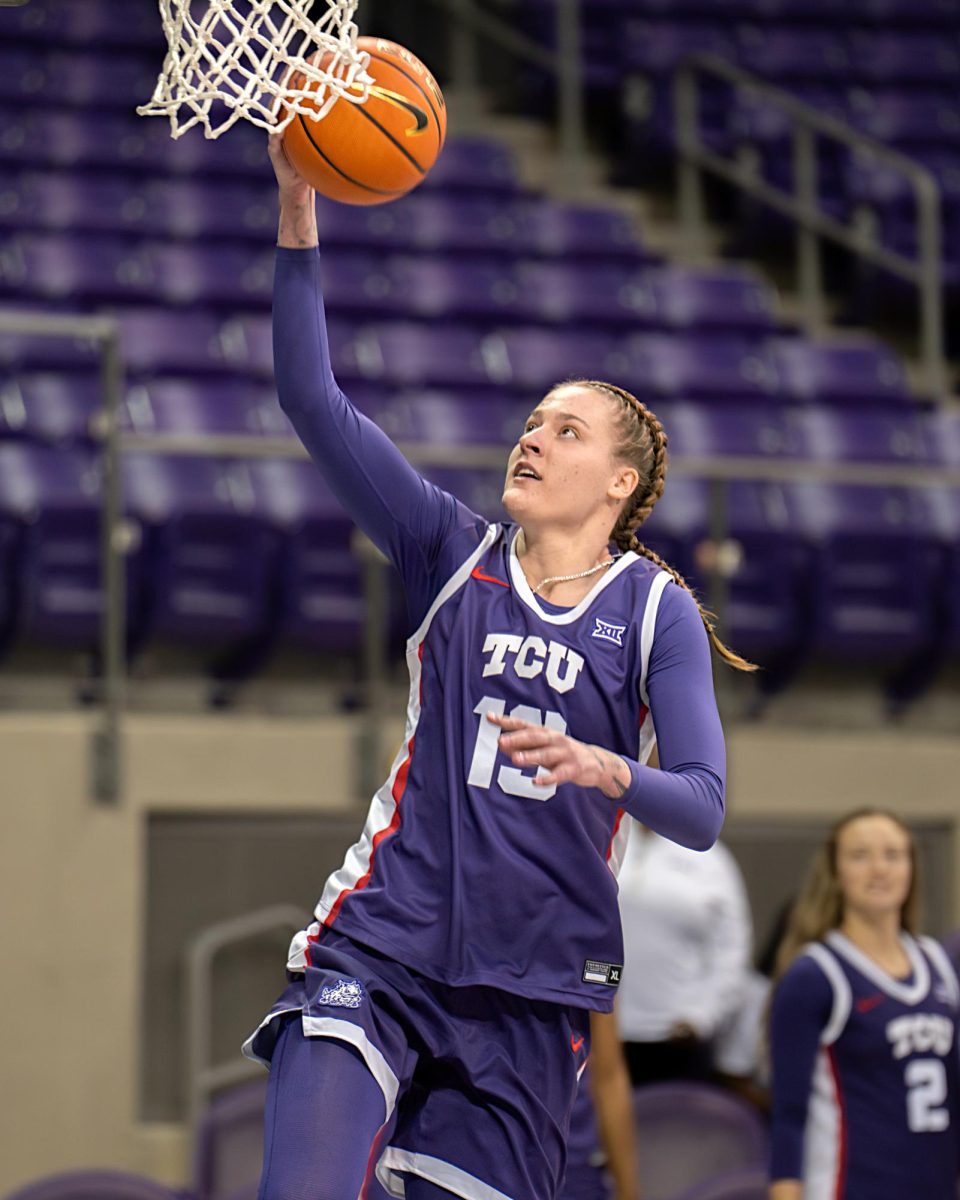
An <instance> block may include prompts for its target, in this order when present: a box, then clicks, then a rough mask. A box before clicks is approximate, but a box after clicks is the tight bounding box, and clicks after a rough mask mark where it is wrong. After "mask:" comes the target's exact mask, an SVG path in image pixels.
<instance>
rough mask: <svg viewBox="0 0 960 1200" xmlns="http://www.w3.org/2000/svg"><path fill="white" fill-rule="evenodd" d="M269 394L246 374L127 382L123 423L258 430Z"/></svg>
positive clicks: (178, 429)
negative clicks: (226, 378) (244, 377)
mask: <svg viewBox="0 0 960 1200" xmlns="http://www.w3.org/2000/svg"><path fill="white" fill-rule="evenodd" d="M267 397H269V398H271V399H275V397H274V395H273V393H272V392H266V393H265V389H264V388H263V387H260V386H258V385H257V384H255V383H251V382H249V381H247V380H242V379H237V380H230V381H229V382H224V381H223V380H218V379H207V380H193V379H150V380H146V381H144V382H143V383H137V384H133V385H132V386H131V387H130V388H128V390H127V394H126V396H125V397H124V410H123V420H124V426H125V428H126V429H128V430H129V431H130V432H131V433H138V434H151V433H184V434H233V433H249V434H259V433H262V432H263V423H262V416H261V408H262V406H263V405H264V403H265V400H266V398H267Z"/></svg>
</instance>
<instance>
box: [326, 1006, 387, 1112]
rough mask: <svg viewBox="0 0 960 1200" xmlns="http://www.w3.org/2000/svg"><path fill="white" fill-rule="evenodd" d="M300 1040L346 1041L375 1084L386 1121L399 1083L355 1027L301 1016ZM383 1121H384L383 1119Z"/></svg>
mask: <svg viewBox="0 0 960 1200" xmlns="http://www.w3.org/2000/svg"><path fill="white" fill-rule="evenodd" d="M303 1034H304V1037H328V1038H335V1039H336V1040H337V1041H338V1042H348V1043H349V1044H350V1045H351V1046H353V1047H354V1049H355V1050H357V1051H358V1052H359V1054H360V1057H361V1058H362V1059H363V1061H364V1062H365V1063H366V1064H367V1070H368V1071H369V1072H370V1074H371V1075H372V1076H373V1077H374V1079H375V1080H376V1081H377V1084H378V1086H379V1088H380V1091H381V1092H383V1099H384V1102H385V1103H386V1106H387V1112H386V1118H389V1116H390V1114H391V1113H392V1112H393V1109H394V1106H395V1105H396V1103H397V1094H398V1093H399V1091H400V1080H399V1079H398V1078H397V1077H396V1075H394V1073H393V1071H392V1070H391V1069H390V1064H389V1063H388V1062H387V1060H386V1059H385V1058H384V1056H383V1054H382V1053H381V1051H380V1050H379V1049H378V1048H377V1047H376V1046H375V1045H374V1044H373V1042H371V1041H370V1039H369V1038H368V1037H367V1035H366V1033H365V1032H364V1031H363V1029H361V1028H360V1026H359V1025H354V1024H353V1023H352V1022H350V1021H339V1020H337V1018H336V1017H308V1016H307V1015H306V1014H304V1016H303ZM386 1118H385V1119H386Z"/></svg>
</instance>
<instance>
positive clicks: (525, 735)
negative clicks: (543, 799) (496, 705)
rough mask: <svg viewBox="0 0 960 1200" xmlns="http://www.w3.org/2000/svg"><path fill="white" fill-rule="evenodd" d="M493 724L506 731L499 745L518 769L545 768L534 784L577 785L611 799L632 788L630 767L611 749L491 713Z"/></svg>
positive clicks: (546, 785) (540, 785)
mask: <svg viewBox="0 0 960 1200" xmlns="http://www.w3.org/2000/svg"><path fill="white" fill-rule="evenodd" d="M487 720H488V721H489V722H490V723H491V725H498V726H499V727H500V729H502V730H503V732H502V733H501V734H500V737H499V738H498V745H499V746H500V749H501V750H502V751H503V752H504V754H508V755H509V756H510V761H511V762H512V763H513V765H514V766H516V767H543V768H544V771H543V772H542V773H540V774H537V775H536V776H535V777H534V780H533V782H534V785H535V786H539V787H551V786H553V785H554V784H557V783H575V784H576V785H577V786H578V787H585V788H599V789H600V791H601V792H603V794H604V795H605V796H607V797H608V798H609V799H611V800H618V799H619V798H620V797H621V796H622V795H623V794H624V792H625V791H626V790H627V788H628V787H629V786H630V768H629V767H628V766H627V764H626V763H625V762H624V761H623V759H622V758H620V756H619V755H617V754H614V753H613V752H612V751H610V750H604V749H603V747H602V746H591V745H589V744H588V743H587V742H578V741H577V739H576V738H572V737H568V736H567V734H565V733H560V732H559V731H558V730H556V729H548V728H547V727H546V726H545V725H532V724H531V723H530V722H529V721H521V720H520V719H519V718H518V717H501V716H498V715H497V714H496V713H492V712H490V713H487Z"/></svg>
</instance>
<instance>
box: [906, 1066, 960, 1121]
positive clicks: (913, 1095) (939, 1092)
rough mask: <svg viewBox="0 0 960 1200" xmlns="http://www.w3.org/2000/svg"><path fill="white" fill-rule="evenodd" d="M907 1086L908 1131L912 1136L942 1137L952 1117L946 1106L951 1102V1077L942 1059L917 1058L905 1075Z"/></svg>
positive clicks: (907, 1067)
mask: <svg viewBox="0 0 960 1200" xmlns="http://www.w3.org/2000/svg"><path fill="white" fill-rule="evenodd" d="M903 1082H904V1083H905V1084H906V1085H907V1127H908V1128H909V1130H910V1132H911V1133H942V1132H943V1130H944V1129H946V1128H947V1126H948V1125H949V1124H950V1113H949V1112H948V1111H947V1109H946V1108H943V1107H942V1105H944V1104H945V1103H946V1099H947V1073H946V1071H945V1070H944V1067H943V1063H942V1062H941V1061H940V1059H939V1058H915V1059H913V1061H912V1062H908V1063H907V1066H906V1069H905V1071H904V1073H903Z"/></svg>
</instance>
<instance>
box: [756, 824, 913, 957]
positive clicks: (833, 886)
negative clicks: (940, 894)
mask: <svg viewBox="0 0 960 1200" xmlns="http://www.w3.org/2000/svg"><path fill="white" fill-rule="evenodd" d="M864 817H886V819H887V820H888V821H892V822H893V823H894V825H896V826H897V828H898V829H900V830H902V831H903V833H904V834H905V835H906V838H907V842H908V844H909V847H910V868H911V871H910V890H909V891H908V892H907V896H906V899H905V900H904V902H903V907H902V908H901V910H900V926H901V928H902V929H905V930H906V931H907V933H916V932H917V931H918V929H919V927H920V889H919V882H918V879H917V843H916V840H915V838H914V836H913V834H912V833H911V832H910V830H909V829H908V828H907V826H906V825H905V824H904V823H903V821H902V820H901V819H900V818H899V817H898V816H897V815H896V813H892V812H890V811H889V810H888V809H885V808H857V809H854V811H853V812H848V813H847V814H846V815H845V816H842V817H841V818H840V820H839V821H837V822H836V824H835V825H834V826H833V828H832V829H831V830H830V832H829V833H828V834H827V839H826V841H825V842H824V843H823V845H822V846H821V847H820V849H819V850H818V851H817V853H816V854H815V855H814V857H813V861H812V862H811V863H810V867H809V869H808V871H807V877H806V880H805V881H804V884H803V887H802V888H801V889H800V892H799V894H798V895H797V898H796V900H795V901H794V903H793V907H792V909H791V911H790V918H789V920H788V921H787V928H786V931H785V933H784V935H783V941H782V942H781V943H780V948H779V950H778V951H777V962H776V969H775V972H774V980H777V979H779V978H780V977H781V976H782V975H783V973H784V972H785V971H786V969H787V967H789V966H790V964H791V963H792V962H793V960H794V959H795V958H796V957H797V955H798V954H799V953H800V951H801V950H802V949H803V947H804V946H806V945H807V944H808V943H809V942H818V941H820V939H821V938H823V937H824V935H825V934H827V933H829V932H830V930H831V929H836V928H837V927H838V926H839V925H840V923H841V921H842V920H843V895H842V893H841V891H840V884H839V882H838V880H837V845H838V843H839V841H840V835H841V834H842V833H843V831H844V830H845V829H846V828H847V826H848V825H852V824H853V822H854V821H860V820H862V819H863V818H864Z"/></svg>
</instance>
